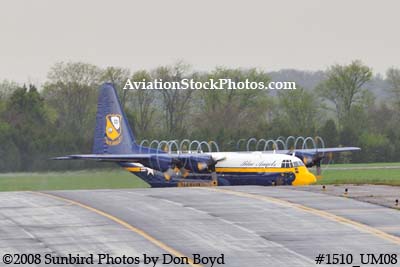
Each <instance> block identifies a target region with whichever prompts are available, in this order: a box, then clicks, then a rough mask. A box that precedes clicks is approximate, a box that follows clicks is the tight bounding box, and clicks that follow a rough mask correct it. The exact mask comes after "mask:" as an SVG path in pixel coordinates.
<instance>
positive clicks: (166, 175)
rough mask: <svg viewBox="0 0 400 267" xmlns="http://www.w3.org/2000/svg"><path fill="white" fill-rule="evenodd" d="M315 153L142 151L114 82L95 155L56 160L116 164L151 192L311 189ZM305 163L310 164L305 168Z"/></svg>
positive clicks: (100, 116)
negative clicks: (253, 187) (230, 187)
mask: <svg viewBox="0 0 400 267" xmlns="http://www.w3.org/2000/svg"><path fill="white" fill-rule="evenodd" d="M353 150H360V148H357V147H337V148H321V149H319V150H318V153H325V152H342V151H353ZM318 153H317V152H316V151H314V150H312V149H299V150H296V151H294V152H293V151H289V150H277V151H274V152H273V153H271V152H261V151H260V152H258V151H255V152H210V153H192V152H191V153H167V152H165V151H163V150H161V149H154V148H150V147H145V146H140V145H138V144H137V143H136V140H135V136H134V134H133V132H132V130H131V128H130V126H129V123H128V121H127V118H126V115H125V113H124V111H123V110H122V108H121V104H120V102H119V100H118V96H117V93H116V90H115V88H114V86H113V84H111V83H105V84H103V85H102V86H101V87H100V90H99V97H98V105H97V115H96V128H95V133H94V143H93V151H92V154H76V155H68V156H63V157H56V158H53V159H55V160H96V161H102V162H115V163H117V164H118V165H119V166H121V167H123V168H125V169H126V170H127V171H129V172H131V173H133V174H135V175H136V176H138V177H140V178H141V179H143V180H144V181H145V182H147V183H148V184H149V185H150V186H151V187H187V186H227V185H263V186H268V185H308V184H312V183H315V182H316V177H315V175H314V174H312V173H311V172H310V171H309V170H308V168H307V167H312V166H314V165H317V166H318V164H320V161H321V159H322V157H320V156H319V154H318ZM304 163H306V165H307V166H306V165H305V164H304Z"/></svg>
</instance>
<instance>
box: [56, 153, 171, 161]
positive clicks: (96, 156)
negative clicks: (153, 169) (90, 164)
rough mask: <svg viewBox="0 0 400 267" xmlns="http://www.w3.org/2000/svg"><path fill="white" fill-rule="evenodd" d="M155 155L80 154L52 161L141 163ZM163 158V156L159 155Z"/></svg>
mask: <svg viewBox="0 0 400 267" xmlns="http://www.w3.org/2000/svg"><path fill="white" fill-rule="evenodd" d="M151 156H153V154H78V155H68V156H63V157H55V158H51V159H52V160H73V159H86V160H98V161H117V162H121V161H122V162H123V161H129V162H139V161H141V160H145V159H149V158H150V157H151ZM159 156H160V157H161V156H163V154H159Z"/></svg>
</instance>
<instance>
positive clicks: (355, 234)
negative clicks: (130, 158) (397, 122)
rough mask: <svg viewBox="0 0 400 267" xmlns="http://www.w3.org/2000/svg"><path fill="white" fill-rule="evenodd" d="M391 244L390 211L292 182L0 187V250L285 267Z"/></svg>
mask: <svg viewBox="0 0 400 267" xmlns="http://www.w3.org/2000/svg"><path fill="white" fill-rule="evenodd" d="M380 190H382V189H380ZM399 249H400V212H399V211H398V210H395V209H390V208H387V207H383V206H380V205H376V204H371V203H366V202H361V201H357V200H353V199H350V198H345V197H339V196H334V195H329V194H321V193H318V192H310V190H308V191H304V190H298V189H295V188H294V187H255V186H254V187H221V188H219V187H218V188H164V189H132V190H78V191H53V192H43V193H38V192H5V193H0V252H1V253H40V254H44V253H51V254H54V255H66V254H68V253H72V254H77V253H79V254H80V255H87V254H90V253H95V254H97V253H108V254H110V255H113V256H121V255H127V256H128V255H129V256H140V257H141V256H142V254H143V253H146V254H147V255H150V256H159V257H161V255H162V254H165V253H168V254H171V255H174V256H178V257H181V256H188V257H192V254H201V255H202V256H212V257H217V256H220V255H221V254H223V255H224V260H225V264H214V266H229V267H231V266H232V267H233V266H285V267H286V266H316V263H315V258H316V257H317V256H318V255H319V254H320V253H331V254H333V253H345V254H353V255H354V262H353V263H352V265H345V266H354V265H361V264H360V262H359V261H358V259H359V258H358V257H356V255H359V254H360V253H376V254H378V253H399V251H400V250H399ZM399 261H400V260H399ZM60 266H61V265H60ZM62 266H65V265H62ZM69 266H71V265H69ZM80 266H82V265H80ZM118 266H123V265H118ZM130 266H132V265H130ZM135 266H153V265H145V264H143V263H140V264H138V265H135ZM156 266H196V265H195V264H194V263H193V262H192V261H191V262H189V264H188V265H179V264H176V265H174V264H162V262H158V263H157V264H156ZM197 266H211V265H210V264H201V265H197ZM333 266H335V265H333ZM342 266H343V265H342ZM362 266H368V265H366V264H363V265H362ZM371 266H372V265H371ZM391 266H400V263H397V265H391Z"/></svg>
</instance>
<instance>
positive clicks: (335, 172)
mask: <svg viewBox="0 0 400 267" xmlns="http://www.w3.org/2000/svg"><path fill="white" fill-rule="evenodd" d="M360 167H361V168H363V167H365V168H366V169H358V168H360ZM397 167H398V168H397ZM342 168H349V169H342ZM351 168H357V169H351ZM317 183H318V184H385V185H398V186H400V163H367V164H335V165H329V166H323V172H322V179H320V180H318V182H317Z"/></svg>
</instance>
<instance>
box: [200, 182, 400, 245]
mask: <svg viewBox="0 0 400 267" xmlns="http://www.w3.org/2000/svg"><path fill="white" fill-rule="evenodd" d="M199 189H201V190H209V191H215V192H221V193H225V194H230V195H236V196H240V197H246V198H251V199H257V200H261V201H267V202H270V203H274V204H278V205H281V206H285V207H291V208H296V209H298V210H301V211H305V212H307V213H310V214H314V215H317V216H319V217H322V218H325V219H328V220H331V221H334V222H338V223H341V224H344V225H347V226H351V227H353V228H356V229H357V230H360V231H362V232H366V233H369V234H372V235H375V236H377V237H379V238H382V239H385V240H388V241H391V242H392V243H395V244H397V245H400V237H398V236H394V235H391V234H389V233H386V232H384V231H382V230H379V229H377V228H374V227H371V226H368V225H366V224H363V223H359V222H356V221H353V220H351V219H348V218H345V217H341V216H338V215H335V214H332V213H329V212H326V211H323V210H318V209H315V208H310V207H307V206H304V205H301V204H297V203H293V202H290V201H287V200H283V199H279V198H275V197H270V196H264V195H259V194H254V193H246V192H241V191H235V190H229V189H221V188H207V187H204V188H203V187H202V188H199Z"/></svg>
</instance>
